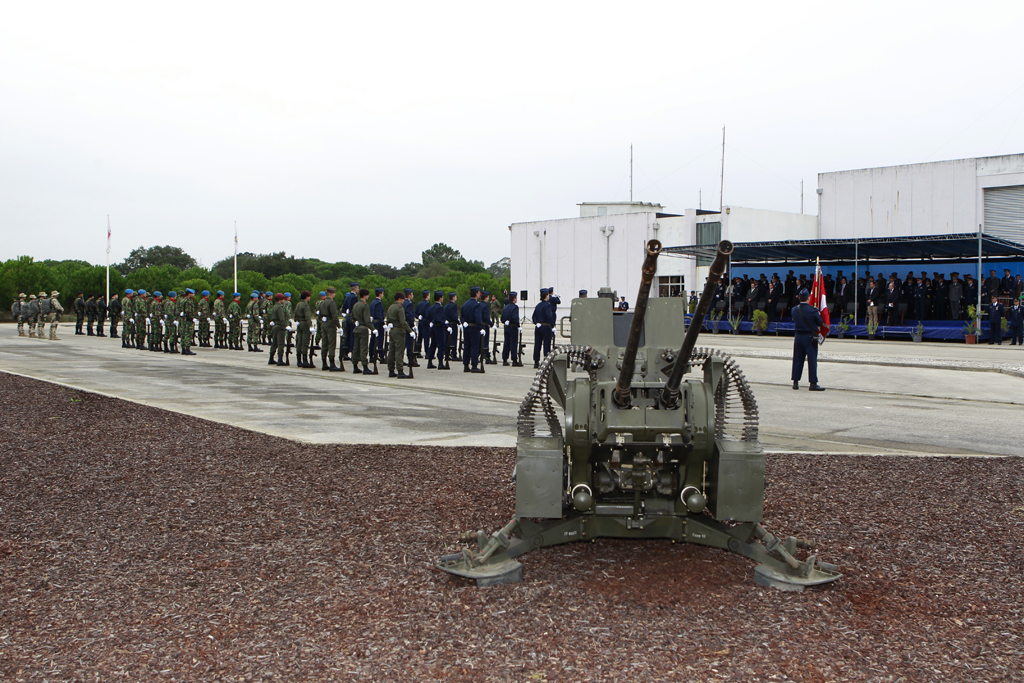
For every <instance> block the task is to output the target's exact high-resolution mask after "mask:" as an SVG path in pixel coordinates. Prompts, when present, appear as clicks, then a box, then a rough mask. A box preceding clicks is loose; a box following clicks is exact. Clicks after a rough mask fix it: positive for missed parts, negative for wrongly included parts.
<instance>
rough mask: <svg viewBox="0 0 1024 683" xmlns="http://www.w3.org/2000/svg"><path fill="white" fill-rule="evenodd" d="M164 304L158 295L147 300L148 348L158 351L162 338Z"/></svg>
mask: <svg viewBox="0 0 1024 683" xmlns="http://www.w3.org/2000/svg"><path fill="white" fill-rule="evenodd" d="M163 314H164V304H163V301H161V300H160V297H155V296H154V297H153V299H152V300H151V301H150V302H149V317H148V318H147V320H148V322H149V350H150V351H159V350H160V343H161V342H162V341H163V338H164V326H163V324H162V323H163V320H162V317H163Z"/></svg>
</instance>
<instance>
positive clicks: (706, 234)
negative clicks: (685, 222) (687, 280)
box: [697, 221, 722, 266]
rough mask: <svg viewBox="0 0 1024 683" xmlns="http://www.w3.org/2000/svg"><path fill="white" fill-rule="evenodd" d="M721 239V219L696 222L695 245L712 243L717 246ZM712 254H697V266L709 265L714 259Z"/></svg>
mask: <svg viewBox="0 0 1024 683" xmlns="http://www.w3.org/2000/svg"><path fill="white" fill-rule="evenodd" d="M721 241H722V221H714V222H712V223H698V224H697V246H704V245H713V246H718V243H719V242H721ZM714 260H715V259H714V257H712V256H698V257H697V265H698V266H710V265H711V262H712V261H714Z"/></svg>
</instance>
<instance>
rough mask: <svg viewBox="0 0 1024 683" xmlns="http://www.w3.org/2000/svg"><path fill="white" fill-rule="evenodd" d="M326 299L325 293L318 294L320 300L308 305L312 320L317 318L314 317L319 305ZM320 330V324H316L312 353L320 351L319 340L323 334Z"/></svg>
mask: <svg viewBox="0 0 1024 683" xmlns="http://www.w3.org/2000/svg"><path fill="white" fill-rule="evenodd" d="M326 298H327V292H320V299H319V300H318V301H317V302H316V304H313V303H310V304H309V307H310V308H311V309H312V310H313V318H314V319H315V318H316V317H317V316H316V313H317V311H319V310H320V304H322V303H323V302H324V299H326ZM320 328H321V326H320V323H319V322H317V323H316V336H314V337H313V350H314V351H319V350H320V340H321V339H323V334H324V333H323V330H322V329H320Z"/></svg>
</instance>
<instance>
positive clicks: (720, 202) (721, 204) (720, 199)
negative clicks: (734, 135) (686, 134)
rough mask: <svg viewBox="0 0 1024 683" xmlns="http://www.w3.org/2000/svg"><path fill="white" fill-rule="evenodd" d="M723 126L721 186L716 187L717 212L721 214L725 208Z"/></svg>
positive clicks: (723, 127) (723, 131)
mask: <svg viewBox="0 0 1024 683" xmlns="http://www.w3.org/2000/svg"><path fill="white" fill-rule="evenodd" d="M724 196H725V126H722V176H721V184H720V185H719V186H718V212H719V213H721V212H722V209H723V208H724V206H725V200H724V199H723V197H724Z"/></svg>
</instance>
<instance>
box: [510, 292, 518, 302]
mask: <svg viewBox="0 0 1024 683" xmlns="http://www.w3.org/2000/svg"><path fill="white" fill-rule="evenodd" d="M508 298H509V301H515V300H516V299H518V298H519V294H518V293H517V292H509V293H508Z"/></svg>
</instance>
